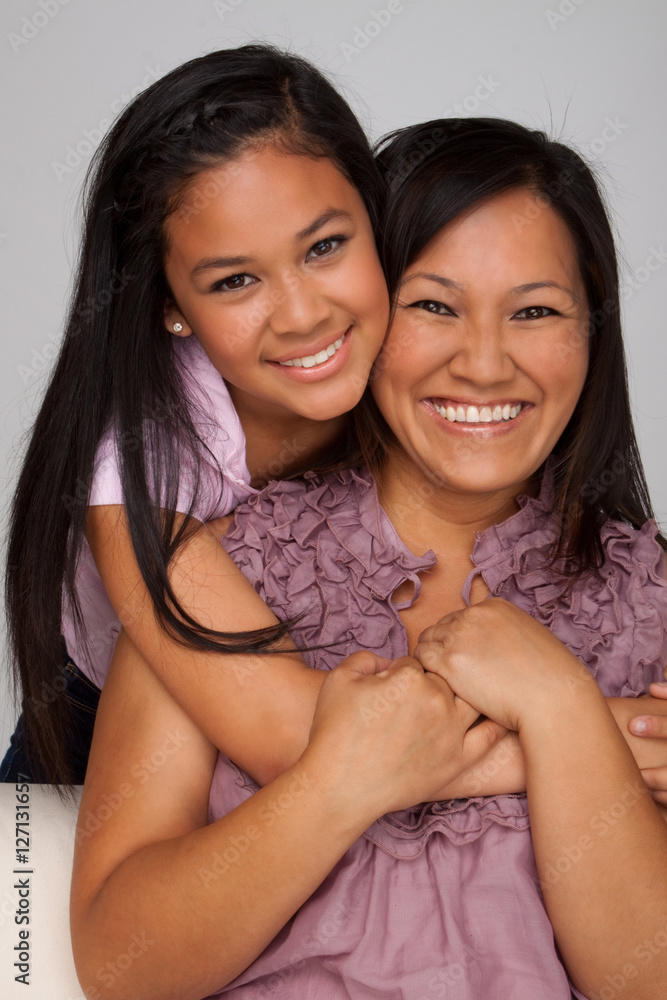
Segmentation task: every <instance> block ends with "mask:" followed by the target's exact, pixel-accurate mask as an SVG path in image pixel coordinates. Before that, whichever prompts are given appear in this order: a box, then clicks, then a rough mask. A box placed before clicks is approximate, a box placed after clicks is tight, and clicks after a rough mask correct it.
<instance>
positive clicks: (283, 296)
mask: <svg viewBox="0 0 667 1000" xmlns="http://www.w3.org/2000/svg"><path fill="white" fill-rule="evenodd" d="M330 314H331V306H330V303H329V302H328V300H327V298H326V296H325V295H323V294H322V291H321V289H320V288H318V287H317V286H316V285H315V283H314V282H313V281H311V280H310V279H308V278H304V277H301V276H290V278H289V279H288V280H286V281H284V282H282V284H281V285H279V286H278V287H276V288H274V289H272V291H271V314H270V317H269V323H270V326H271V329H272V330H273V332H274V333H276V334H278V335H283V334H289V333H293V334H300V335H306V334H309V333H312V331H313V330H315V329H316V328H317V327H318V326H319V324H320V323H322V322H323V321H324V320H326V319H327V318H328V317H329V315H330Z"/></svg>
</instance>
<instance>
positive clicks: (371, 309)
mask: <svg viewBox="0 0 667 1000" xmlns="http://www.w3.org/2000/svg"><path fill="white" fill-rule="evenodd" d="M166 230H167V239H168V252H167V257H166V261H165V271H166V276H167V280H168V283H169V287H170V289H171V292H172V294H173V299H174V302H173V304H170V305H169V307H168V308H167V309H166V312H165V322H166V325H167V328H168V329H170V330H172V331H173V328H174V323H180V324H182V326H183V330H182V331H181V336H188V335H189V334H190V333H195V334H196V336H197V338H198V339H199V341H200V342H201V344H202V346H203V348H204V350H205V351H206V353H207V355H208V356H209V358H210V360H211V361H212V362H213V364H214V365H215V367H216V368H217V369H218V371H219V372H220V374H221V375H222V376H223V378H224V379H225V380H226V382H227V383H228V386H229V390H230V393H231V396H232V399H233V401H234V404H235V405H236V408H237V410H239V412H240V413H242V412H243V411H244V409H245V410H248V408H251V409H252V411H253V412H255V413H257V412H259V413H260V414H262V415H263V416H265V417H266V418H270V417H274V418H277V419H280V418H281V417H284V416H285V415H286V414H299V415H301V416H304V417H310V418H312V419H314V420H328V419H331V418H332V417H336V416H340V414H342V413H345V412H346V411H347V410H350V409H352V407H353V406H354V405H355V404H356V403H357V402H358V400H359V398H360V397H361V394H362V392H363V390H364V387H365V385H366V382H367V380H368V375H369V372H370V368H371V365H372V363H373V360H374V358H375V357H376V355H377V353H378V351H379V350H380V346H381V344H382V340H383V338H384V335H385V332H386V327H387V321H388V312H389V303H388V296H387V289H386V284H385V280H384V276H383V273H382V270H381V268H380V263H379V260H378V257H377V253H376V249H375V241H374V238H373V232H372V229H371V224H370V220H369V218H368V213H367V212H366V209H365V207H364V203H363V201H362V199H361V196H360V195H359V192H358V191H357V190H356V188H354V187H353V186H352V185H351V184H350V183H349V181H347V180H346V179H345V177H343V175H342V174H341V173H340V171H339V170H338V169H337V168H336V167H335V166H334V165H333V163H332V162H331V161H330V160H327V159H324V158H322V159H312V158H310V157H306V156H297V155H294V154H290V153H285V152H282V151H281V150H279V149H277V148H275V147H272V146H268V147H264V148H261V149H259V150H252V151H249V152H246V153H244V154H243V155H242V156H240V157H238V158H237V159H236V160H233V161H231V162H228V163H224V164H221V165H220V166H216V167H213V168H211V169H207V170H205V171H202V172H201V173H200V174H198V175H197V176H196V177H195V178H194V180H193V182H192V183H191V184H190V185H189V187H188V189H187V191H186V193H185V195H184V197H183V199H182V201H181V203H180V206H179V207H178V208H177V209H176V211H175V212H174V213H173V214H172V215H171V216H170V217H169V219H168V220H167V227H166Z"/></svg>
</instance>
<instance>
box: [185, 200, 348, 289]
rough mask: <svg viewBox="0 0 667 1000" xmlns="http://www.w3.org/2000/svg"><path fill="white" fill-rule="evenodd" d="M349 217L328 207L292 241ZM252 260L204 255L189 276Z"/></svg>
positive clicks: (305, 237)
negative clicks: (334, 221) (335, 220)
mask: <svg viewBox="0 0 667 1000" xmlns="http://www.w3.org/2000/svg"><path fill="white" fill-rule="evenodd" d="M351 218H352V215H351V213H350V212H346V211H344V210H343V209H342V208H329V209H327V211H326V212H323V213H322V214H321V215H318V216H317V218H316V219H314V220H313V221H312V222H311V223H310V225H308V226H306V228H305V229H302V230H301V231H300V232H298V233H297V234H296V236H295V237H294V242H295V243H301V242H302V241H303V240H307V239H308V237H310V236H313V235H314V234H315V233H316V232H317V231H318V229H321V228H322V226H326V224H327V223H328V222H332V221H333V220H334V219H345V220H347V221H349V220H350V219H351ZM252 261H253V258H252V257H204V258H203V259H202V260H200V261H198V262H197V263H196V264H195V266H194V267H193V268H192V271H191V273H190V276H191V277H192V278H195V277H196V276H197V275H198V274H201V273H202V272H203V271H216V270H220V269H224V268H228V267H242V266H243V265H244V264H251V263H252Z"/></svg>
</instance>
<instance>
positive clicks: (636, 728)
mask: <svg viewBox="0 0 667 1000" xmlns="http://www.w3.org/2000/svg"><path fill="white" fill-rule="evenodd" d="M630 729H631V730H632V732H633V733H645V732H646V720H645V719H633V720H632V722H631V723H630Z"/></svg>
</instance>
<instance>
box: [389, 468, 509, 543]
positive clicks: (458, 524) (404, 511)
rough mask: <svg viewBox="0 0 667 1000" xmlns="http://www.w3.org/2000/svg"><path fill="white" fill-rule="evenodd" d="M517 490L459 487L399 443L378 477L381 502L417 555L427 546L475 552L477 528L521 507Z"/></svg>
mask: <svg viewBox="0 0 667 1000" xmlns="http://www.w3.org/2000/svg"><path fill="white" fill-rule="evenodd" d="M518 492H523V491H522V490H518V491H517V490H516V489H515V488H508V489H507V490H499V491H496V492H493V493H483V494H482V493H460V492H456V491H454V490H451V489H449V488H448V487H447V485H446V484H443V483H438V482H437V481H436V480H432V479H429V478H427V476H425V475H424V473H423V472H422V471H421V470H420V469H419V468H418V467H416V466H415V465H414V463H413V462H412V461H411V460H410V458H409V457H408V456H407V455H406V454H405V452H403V451H401V450H399V449H394V450H392V451H391V452H390V454H389V456H388V458H387V461H386V463H385V465H384V467H383V469H382V471H381V473H380V475H379V477H378V495H379V498H380V503H381V504H382V507H383V508H384V510H385V512H386V513H387V515H388V517H389V519H390V520H391V522H392V524H393V525H394V527H395V528H396V531H397V533H398V535H399V536H400V538H401V539H402V541H403V542H404V543H405V544H406V545H407V546H408V548H409V549H410V550H411V551H412V552H413V553H414V554H415V555H422V554H423V553H424V552H426V551H427V550H428V549H433V550H434V551H435V552H436V554H437V553H438V552H441V553H443V552H448V553H450V554H453V553H454V552H459V553H460V554H461V555H463V554H464V553H465V554H467V555H470V553H471V552H472V549H473V546H474V543H475V535H476V534H477V533H478V532H481V531H484V530H485V529H486V528H488V527H490V526H491V525H492V524H497V523H499V522H500V521H504V520H505V519H506V518H507V517H509V516H510V515H511V514H514V513H516V511H517V510H518V505H517V502H516V495H517V493H518Z"/></svg>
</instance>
